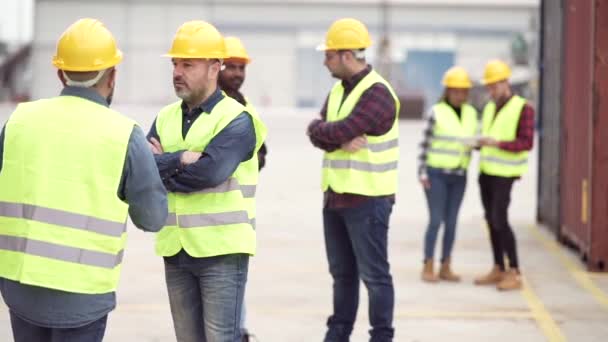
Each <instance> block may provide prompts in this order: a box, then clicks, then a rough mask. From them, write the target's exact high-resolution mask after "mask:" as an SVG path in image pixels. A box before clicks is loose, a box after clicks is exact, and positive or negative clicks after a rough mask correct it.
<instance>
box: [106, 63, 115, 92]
mask: <svg viewBox="0 0 608 342" xmlns="http://www.w3.org/2000/svg"><path fill="white" fill-rule="evenodd" d="M107 84H108V87H110V89H112V88H114V86H115V85H116V68H112V70H110V75H108V83H107Z"/></svg>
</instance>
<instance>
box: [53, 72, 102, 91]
mask: <svg viewBox="0 0 608 342" xmlns="http://www.w3.org/2000/svg"><path fill="white" fill-rule="evenodd" d="M107 70H108V69H104V70H100V71H99V73H98V74H97V76H95V77H94V78H92V79H90V80H87V81H74V80H71V79H70V78H69V77H68V75H67V74H66V73H65V71H63V70H62V71H61V72H62V73H63V77H64V78H65V84H66V85H69V86H72V87H80V88H91V87H92V86H94V85H95V84H97V82H99V80H100V79H101V78H102V77H103V75H104V74H105V73H106V71H107Z"/></svg>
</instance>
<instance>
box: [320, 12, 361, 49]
mask: <svg viewBox="0 0 608 342" xmlns="http://www.w3.org/2000/svg"><path fill="white" fill-rule="evenodd" d="M371 45H372V40H371V38H370V37H369V32H367V28H366V27H365V25H363V23H362V22H360V21H359V20H357V19H352V18H345V19H340V20H337V21H335V22H334V23H333V24H331V26H330V27H329V30H327V34H326V35H325V43H324V44H321V45H319V46H317V50H320V51H325V50H358V49H365V48H367V47H369V46H371Z"/></svg>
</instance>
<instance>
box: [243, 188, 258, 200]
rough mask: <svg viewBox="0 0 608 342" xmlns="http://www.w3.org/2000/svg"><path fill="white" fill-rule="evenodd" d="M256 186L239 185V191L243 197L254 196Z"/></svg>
mask: <svg viewBox="0 0 608 342" xmlns="http://www.w3.org/2000/svg"><path fill="white" fill-rule="evenodd" d="M255 191H256V186H255V185H241V192H242V193H243V197H244V198H253V197H255Z"/></svg>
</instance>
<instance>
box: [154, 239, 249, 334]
mask: <svg viewBox="0 0 608 342" xmlns="http://www.w3.org/2000/svg"><path fill="white" fill-rule="evenodd" d="M248 266H249V256H248V255H246V254H229V255H220V256H215V257H207V258H193V257H190V256H188V255H187V254H186V253H185V252H184V251H182V252H180V254H178V256H177V258H176V257H172V258H170V259H165V277H166V281H167V290H168V291H169V304H170V306H171V315H172V316H173V326H174V329H175V335H176V337H177V341H178V342H236V341H240V339H241V331H240V319H241V318H240V316H241V305H242V303H243V294H244V292H245V284H246V282H247V270H248Z"/></svg>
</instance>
